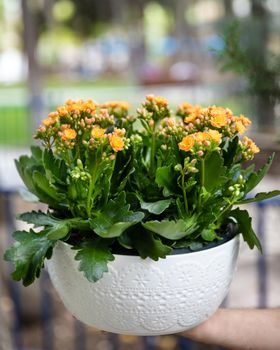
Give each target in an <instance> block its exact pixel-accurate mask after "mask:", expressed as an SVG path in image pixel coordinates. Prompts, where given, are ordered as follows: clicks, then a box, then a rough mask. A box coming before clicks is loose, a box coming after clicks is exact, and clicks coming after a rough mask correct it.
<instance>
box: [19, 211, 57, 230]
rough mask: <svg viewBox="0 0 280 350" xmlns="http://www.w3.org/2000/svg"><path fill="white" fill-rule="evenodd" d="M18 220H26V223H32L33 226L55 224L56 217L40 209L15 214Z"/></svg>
mask: <svg viewBox="0 0 280 350" xmlns="http://www.w3.org/2000/svg"><path fill="white" fill-rule="evenodd" d="M17 218H18V219H19V220H22V221H24V222H27V223H28V224H33V225H34V226H35V227H40V226H48V225H50V226H53V225H56V224H57V222H58V219H55V218H53V217H51V216H50V215H48V214H45V213H43V212H42V211H40V210H39V211H37V212H36V211H32V212H30V213H23V214H20V215H18V216H17Z"/></svg>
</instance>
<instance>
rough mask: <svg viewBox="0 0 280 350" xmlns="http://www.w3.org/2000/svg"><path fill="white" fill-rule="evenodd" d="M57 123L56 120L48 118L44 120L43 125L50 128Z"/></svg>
mask: <svg viewBox="0 0 280 350" xmlns="http://www.w3.org/2000/svg"><path fill="white" fill-rule="evenodd" d="M54 123H55V119H52V118H46V119H44V120H43V124H44V125H45V126H50V125H53V124H54Z"/></svg>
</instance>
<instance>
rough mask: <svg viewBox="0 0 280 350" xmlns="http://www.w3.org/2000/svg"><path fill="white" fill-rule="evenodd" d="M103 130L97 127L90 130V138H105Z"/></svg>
mask: <svg viewBox="0 0 280 350" xmlns="http://www.w3.org/2000/svg"><path fill="white" fill-rule="evenodd" d="M105 131H106V130H105V129H102V128H100V127H99V126H95V127H94V128H93V129H92V130H91V136H92V137H93V138H95V139H101V138H104V137H105Z"/></svg>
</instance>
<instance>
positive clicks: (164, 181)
mask: <svg viewBox="0 0 280 350" xmlns="http://www.w3.org/2000/svg"><path fill="white" fill-rule="evenodd" d="M176 181H177V180H176V178H175V179H174V170H173V168H172V166H171V165H169V166H163V167H161V168H157V171H156V183H157V185H158V186H159V187H162V188H163V195H164V196H165V197H167V196H169V195H171V194H173V193H174V192H176Z"/></svg>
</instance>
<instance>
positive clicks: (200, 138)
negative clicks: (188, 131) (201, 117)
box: [193, 131, 209, 142]
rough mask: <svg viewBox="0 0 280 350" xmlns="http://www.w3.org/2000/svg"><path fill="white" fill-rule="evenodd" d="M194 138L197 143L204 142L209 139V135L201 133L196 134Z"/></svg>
mask: <svg viewBox="0 0 280 350" xmlns="http://www.w3.org/2000/svg"><path fill="white" fill-rule="evenodd" d="M193 137H194V139H195V141H196V142H203V141H205V140H208V139H209V135H208V133H207V132H201V131H199V132H196V133H194V134H193Z"/></svg>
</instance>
